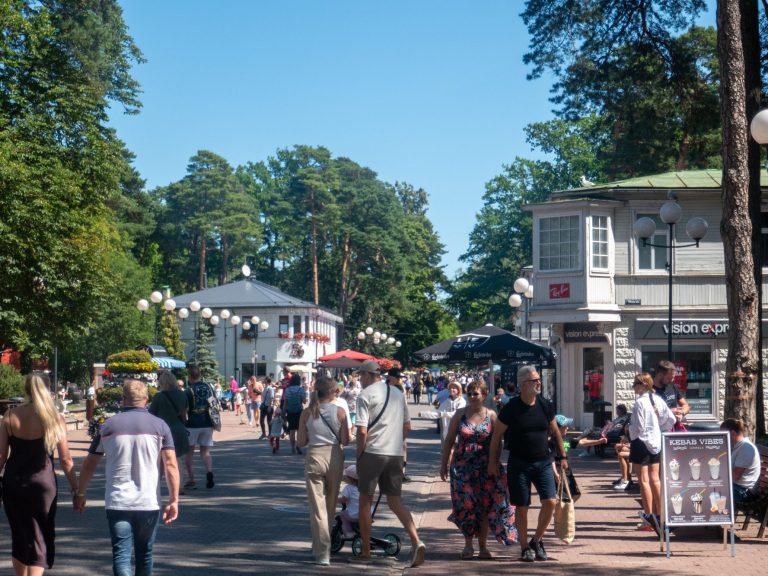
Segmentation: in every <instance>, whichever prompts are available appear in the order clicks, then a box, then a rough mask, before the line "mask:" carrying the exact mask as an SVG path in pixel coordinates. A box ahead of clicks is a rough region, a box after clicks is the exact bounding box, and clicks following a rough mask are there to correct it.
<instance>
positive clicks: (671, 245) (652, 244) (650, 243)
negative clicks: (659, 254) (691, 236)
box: [643, 238, 701, 249]
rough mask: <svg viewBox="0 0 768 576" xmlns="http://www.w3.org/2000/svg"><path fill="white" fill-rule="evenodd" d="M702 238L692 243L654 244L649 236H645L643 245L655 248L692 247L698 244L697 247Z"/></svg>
mask: <svg viewBox="0 0 768 576" xmlns="http://www.w3.org/2000/svg"><path fill="white" fill-rule="evenodd" d="M700 242H701V240H696V241H695V242H691V243H690V244H654V243H653V242H648V239H647V238H643V246H652V247H653V248H673V249H677V248H690V247H691V246H696V248H698V247H699V243H700Z"/></svg>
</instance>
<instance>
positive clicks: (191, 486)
mask: <svg viewBox="0 0 768 576" xmlns="http://www.w3.org/2000/svg"><path fill="white" fill-rule="evenodd" d="M184 488H189V489H190V490H194V489H195V488H197V482H195V481H194V480H187V481H186V482H185V483H184Z"/></svg>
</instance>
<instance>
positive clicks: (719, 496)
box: [661, 432, 733, 526]
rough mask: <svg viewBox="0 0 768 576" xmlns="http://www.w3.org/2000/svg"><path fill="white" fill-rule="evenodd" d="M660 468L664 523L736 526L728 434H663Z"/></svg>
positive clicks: (673, 524)
mask: <svg viewBox="0 0 768 576" xmlns="http://www.w3.org/2000/svg"><path fill="white" fill-rule="evenodd" d="M661 468H662V471H661V482H662V488H663V490H662V496H663V500H664V502H663V509H664V510H663V515H664V522H665V524H667V525H669V526H691V525H694V526H700V525H717V526H722V525H724V524H733V487H732V484H731V444H730V436H729V435H728V432H670V433H666V434H663V435H662V443H661Z"/></svg>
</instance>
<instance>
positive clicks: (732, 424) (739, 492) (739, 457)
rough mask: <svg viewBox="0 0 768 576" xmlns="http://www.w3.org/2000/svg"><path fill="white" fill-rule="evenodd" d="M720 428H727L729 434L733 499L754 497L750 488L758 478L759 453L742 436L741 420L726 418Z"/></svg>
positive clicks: (741, 499)
mask: <svg viewBox="0 0 768 576" xmlns="http://www.w3.org/2000/svg"><path fill="white" fill-rule="evenodd" d="M720 430H727V431H728V433H729V434H730V436H731V467H732V470H731V478H732V479H733V501H734V502H736V503H738V502H745V501H747V500H750V499H752V498H753V497H754V495H753V494H752V492H751V489H752V488H754V486H755V484H757V480H758V479H759V478H760V454H759V453H758V451H757V447H756V446H755V445H754V444H752V442H751V441H750V440H749V438H746V437H745V436H744V432H745V430H744V423H743V422H742V421H741V420H737V419H736V418H726V419H725V420H724V421H723V423H722V424H721V425H720Z"/></svg>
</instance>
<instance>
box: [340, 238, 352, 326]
mask: <svg viewBox="0 0 768 576" xmlns="http://www.w3.org/2000/svg"><path fill="white" fill-rule="evenodd" d="M349 255H350V248H349V233H346V234H344V241H343V244H342V248H341V282H340V287H339V314H340V315H341V317H342V318H344V319H346V318H347V296H348V294H347V290H348V288H349V284H348V279H347V275H348V274H349ZM339 340H342V338H339Z"/></svg>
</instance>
